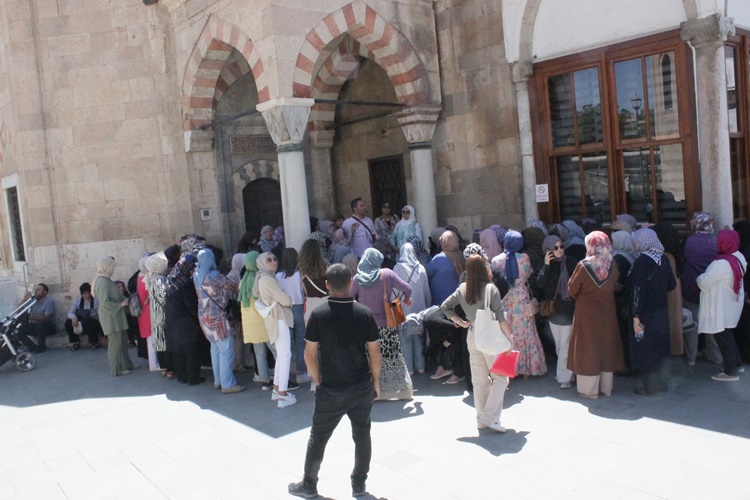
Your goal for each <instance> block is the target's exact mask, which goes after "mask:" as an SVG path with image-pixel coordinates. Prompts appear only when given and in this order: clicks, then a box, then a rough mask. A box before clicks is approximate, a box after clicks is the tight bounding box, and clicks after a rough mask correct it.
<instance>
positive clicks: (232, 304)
mask: <svg viewBox="0 0 750 500" xmlns="http://www.w3.org/2000/svg"><path fill="white" fill-rule="evenodd" d="M201 289H202V290H203V291H204V292H206V295H208V298H209V299H211V302H213V303H214V304H216V307H218V308H219V309H221V312H222V313H224V317H225V318H227V320H229V321H239V320H240V319H241V316H242V312H241V309H240V302H239V301H238V300H235V299H229V300H227V305H226V306H224V307H221V306H220V305H219V303H218V302H216V300H214V298H213V297H211V294H210V293H208V290H206V289H205V288H203V287H201Z"/></svg>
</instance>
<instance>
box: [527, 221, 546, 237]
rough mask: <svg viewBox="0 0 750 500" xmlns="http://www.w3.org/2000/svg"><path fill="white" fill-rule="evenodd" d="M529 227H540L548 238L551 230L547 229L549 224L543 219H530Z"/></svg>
mask: <svg viewBox="0 0 750 500" xmlns="http://www.w3.org/2000/svg"><path fill="white" fill-rule="evenodd" d="M529 227H538V228H539V229H540V230H541V231H542V233H544V237H545V238H546V237H547V236H549V231H548V230H547V224H545V223H544V222H543V221H541V220H539V219H532V220H531V221H529Z"/></svg>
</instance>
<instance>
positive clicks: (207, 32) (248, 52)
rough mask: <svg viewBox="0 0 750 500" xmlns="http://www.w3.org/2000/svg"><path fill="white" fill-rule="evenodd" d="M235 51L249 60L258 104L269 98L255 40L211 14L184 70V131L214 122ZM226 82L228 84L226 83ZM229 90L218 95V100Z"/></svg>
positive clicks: (235, 26) (233, 25)
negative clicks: (222, 80) (221, 86)
mask: <svg viewBox="0 0 750 500" xmlns="http://www.w3.org/2000/svg"><path fill="white" fill-rule="evenodd" d="M232 49H237V50H238V51H239V52H240V53H241V54H242V55H243V56H244V57H245V59H246V60H247V63H248V66H249V68H250V70H251V71H252V72H253V76H254V77H255V84H256V86H257V88H258V102H259V103H260V102H264V101H267V100H268V99H269V98H270V90H269V88H268V77H267V75H266V74H265V72H264V68H263V61H262V60H261V58H260V56H259V54H258V51H257V50H256V48H255V45H254V44H253V42H252V40H250V38H249V37H248V36H247V35H246V34H245V33H244V32H243V31H242V30H241V29H240V28H239V27H238V26H237V25H235V24H233V23H231V22H229V21H227V20H225V19H222V18H221V17H218V16H215V15H212V16H210V17H209V18H208V21H207V22H206V26H205V27H204V28H203V31H202V32H201V34H200V36H199V37H198V41H197V42H196V44H195V47H194V48H193V52H192V53H191V54H190V58H189V59H188V63H187V67H186V68H185V78H184V80H183V84H182V109H183V118H184V121H183V130H185V131H188V130H196V129H197V128H198V127H200V126H201V125H206V124H209V123H211V120H212V119H213V111H214V106H215V102H214V101H215V99H216V95H217V85H218V84H219V79H220V76H221V74H222V69H224V64H225V63H226V61H227V59H228V58H229V55H230V54H231V52H232ZM225 83H226V82H225ZM225 90H226V89H225V88H224V89H221V90H220V92H218V94H219V97H220V96H221V94H223V93H224V91H225Z"/></svg>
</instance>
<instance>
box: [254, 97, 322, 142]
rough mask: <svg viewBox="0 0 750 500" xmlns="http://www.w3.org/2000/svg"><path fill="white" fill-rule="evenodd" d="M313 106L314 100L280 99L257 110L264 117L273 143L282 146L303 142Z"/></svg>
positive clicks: (264, 104)
mask: <svg viewBox="0 0 750 500" xmlns="http://www.w3.org/2000/svg"><path fill="white" fill-rule="evenodd" d="M313 104H315V101H314V100H313V99H301V98H296V97H280V98H277V99H271V100H270V101H266V102H263V103H260V104H258V105H257V106H256V107H255V109H257V110H258V111H259V112H260V113H261V115H263V120H265V122H266V126H267V127H268V131H269V132H270V133H271V138H272V139H273V142H275V143H276V146H282V145H284V144H289V143H295V142H296V143H301V142H302V139H303V138H304V136H305V130H307V119H308V118H309V117H310V108H311V107H312V105H313Z"/></svg>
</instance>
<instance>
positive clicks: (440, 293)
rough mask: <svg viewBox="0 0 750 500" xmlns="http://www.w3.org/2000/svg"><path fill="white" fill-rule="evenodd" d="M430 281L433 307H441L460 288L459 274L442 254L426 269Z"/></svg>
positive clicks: (434, 258)
mask: <svg viewBox="0 0 750 500" xmlns="http://www.w3.org/2000/svg"><path fill="white" fill-rule="evenodd" d="M425 270H426V271H427V277H428V278H429V279H430V293H431V294H432V305H434V306H439V305H440V304H442V303H443V301H444V300H445V299H446V298H447V297H448V296H449V295H450V294H452V293H453V292H454V291H455V290H456V287H457V286H458V274H456V269H455V268H454V267H453V263H452V262H451V260H450V259H449V258H448V256H447V255H445V254H444V253H442V252H440V253H439V254H437V255H436V256H435V257H433V258H432V260H431V261H430V263H429V264H427V266H426V267H425Z"/></svg>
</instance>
